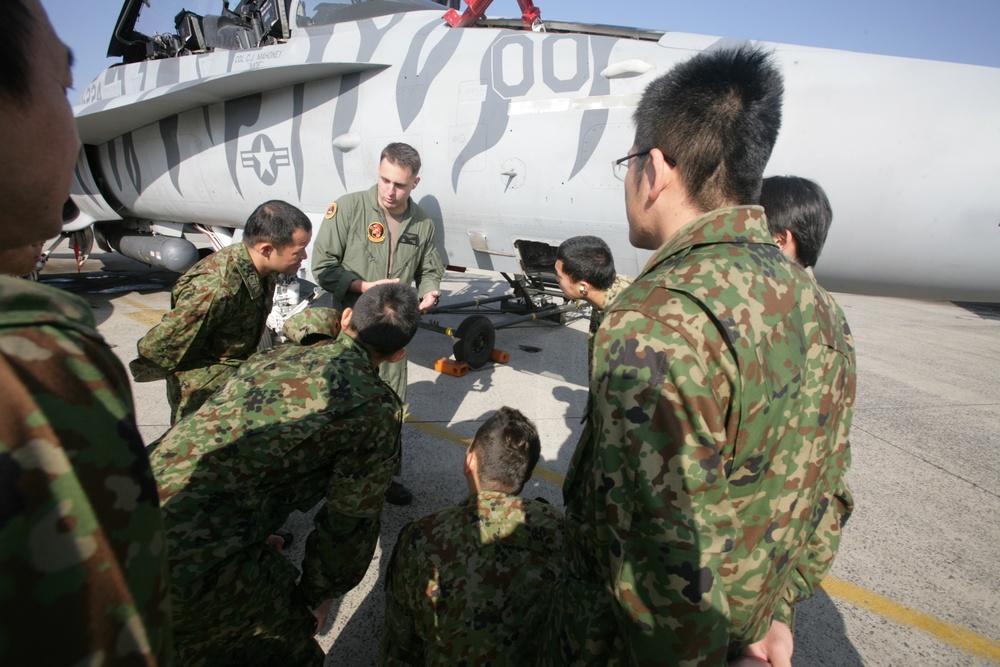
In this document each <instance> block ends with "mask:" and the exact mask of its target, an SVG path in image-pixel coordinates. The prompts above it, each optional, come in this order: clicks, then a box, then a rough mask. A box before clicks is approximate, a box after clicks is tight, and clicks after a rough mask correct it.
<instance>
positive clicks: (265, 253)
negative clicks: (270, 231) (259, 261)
mask: <svg viewBox="0 0 1000 667" xmlns="http://www.w3.org/2000/svg"><path fill="white" fill-rule="evenodd" d="M254 250H256V251H257V254H258V255H260V256H261V257H263V258H265V259H270V258H271V253H273V252H274V246H273V245H272V244H270V243H268V242H267V241H258V242H257V245H255V246H254Z"/></svg>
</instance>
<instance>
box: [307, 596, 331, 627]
mask: <svg viewBox="0 0 1000 667" xmlns="http://www.w3.org/2000/svg"><path fill="white" fill-rule="evenodd" d="M332 604H333V598H330V599H329V600H327V601H326V602H320V603H319V606H318V607H316V608H315V609H310V610H309V611H311V612H312V615H313V616H315V617H316V632H314V633H313V634H314V635H318V634H319V633H320V631H321V630H322V629H323V628H324V627H325V626H326V617H327V616H329V615H330V605H332Z"/></svg>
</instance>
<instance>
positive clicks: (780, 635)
mask: <svg viewBox="0 0 1000 667" xmlns="http://www.w3.org/2000/svg"><path fill="white" fill-rule="evenodd" d="M793 649H794V637H792V630H791V628H789V627H788V626H787V625H785V624H784V623H782V622H781V621H772V622H771V627H770V628H769V629H768V631H767V634H766V635H764V638H763V639H761V640H760V641H759V642H755V643H753V644H750V645H749V646H747V647H746V648H744V649H743V650H742V651H741V652H740V654H741V658H740V659H739V660H736V661H734V662H731V663H729V664H730V666H731V667H732V666H733V665H740V664H742V660H743V658H744V657H745V658H754V659H757V660H760V661H763V662H765V663H767V664H770V665H771V667H792V650H793ZM745 664H747V665H752V664H756V663H753V662H747V663H745Z"/></svg>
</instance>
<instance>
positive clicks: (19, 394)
mask: <svg viewBox="0 0 1000 667" xmlns="http://www.w3.org/2000/svg"><path fill="white" fill-rule="evenodd" d="M88 310H89V308H88ZM0 386H2V387H3V388H4V399H3V401H2V402H0V471H2V474H0V477H2V478H3V485H2V486H3V498H2V500H0V664H4V665H15V664H24V665H26V664H47V665H70V664H74V665H75V664H98V663H100V664H112V663H113V664H116V665H147V666H148V665H156V664H159V665H161V666H162V665H170V664H172V657H171V653H172V642H171V636H170V623H169V614H170V612H169V607H168V601H167V591H166V579H165V575H166V560H165V553H164V550H163V544H164V538H163V525H162V520H161V517H160V510H159V502H158V500H157V495H156V485H155V482H154V481H153V476H152V473H151V471H150V467H149V460H148V458H147V457H146V454H145V451H144V450H143V446H142V439H141V436H140V435H139V432H138V429H137V427H136V424H135V418H134V413H133V406H132V398H131V394H130V392H129V387H128V379H127V377H126V375H125V372H124V369H123V368H122V366H121V364H120V363H119V362H118V360H117V358H115V356H114V355H113V354H112V353H111V351H110V350H109V349H108V348H107V346H106V345H105V344H104V343H103V341H101V340H99V339H97V338H96V337H93V338H92V337H89V336H81V335H79V334H78V333H75V332H72V331H66V330H59V329H56V328H52V327H42V326H38V327H26V328H24V329H21V330H14V331H10V330H7V331H5V332H4V333H3V334H2V336H0ZM53 631H54V632H56V633H57V634H58V638H57V640H55V641H53V640H52V637H53V635H52V633H53Z"/></svg>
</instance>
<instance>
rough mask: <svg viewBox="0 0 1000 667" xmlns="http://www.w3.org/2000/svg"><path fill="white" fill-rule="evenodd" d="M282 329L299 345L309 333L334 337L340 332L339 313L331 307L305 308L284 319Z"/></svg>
mask: <svg viewBox="0 0 1000 667" xmlns="http://www.w3.org/2000/svg"><path fill="white" fill-rule="evenodd" d="M282 331H283V333H284V334H285V336H287V337H288V339H289V340H291V341H294V342H296V343H299V344H300V345H301V344H302V341H303V340H305V338H306V336H309V335H310V334H321V335H323V336H329V337H331V338H336V337H337V336H338V335H339V334H340V313H339V312H338V311H336V310H334V309H333V308H306V309H305V310H303V311H302V312H301V313H295V314H294V315H292V316H291V317H289V318H288V319H287V320H285V326H284V327H283V328H282Z"/></svg>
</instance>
